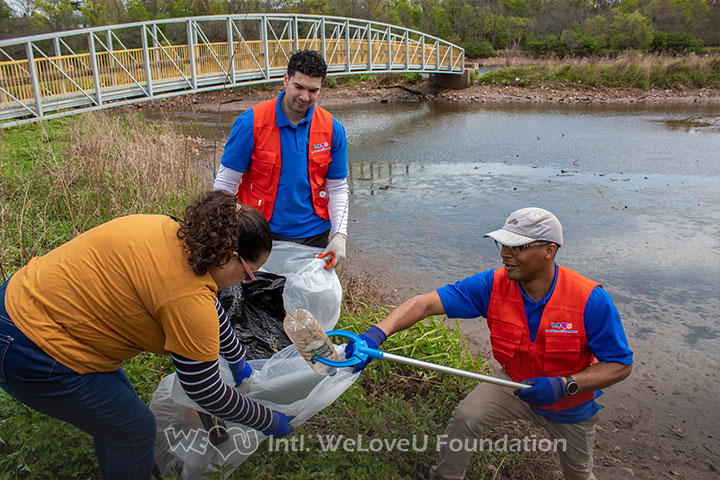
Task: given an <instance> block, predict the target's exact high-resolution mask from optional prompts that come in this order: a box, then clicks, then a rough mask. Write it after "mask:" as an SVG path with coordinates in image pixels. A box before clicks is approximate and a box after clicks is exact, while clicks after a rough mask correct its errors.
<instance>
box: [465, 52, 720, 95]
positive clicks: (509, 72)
mask: <svg viewBox="0 0 720 480" xmlns="http://www.w3.org/2000/svg"><path fill="white" fill-rule="evenodd" d="M478 83H480V84H481V85H517V86H521V87H537V86H540V85H578V84H580V85H586V86H590V87H608V88H627V87H633V88H675V87H695V88H720V57H718V56H715V57H710V58H704V57H703V58H690V57H688V58H678V59H673V58H664V57H656V58H651V59H649V60H643V61H632V60H627V59H620V60H616V61H605V62H592V63H577V64H566V65H541V66H531V67H507V68H500V69H498V70H493V71H490V72H488V73H486V74H484V75H482V76H481V77H480V78H479V79H478Z"/></svg>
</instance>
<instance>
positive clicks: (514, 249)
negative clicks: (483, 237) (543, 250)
mask: <svg viewBox="0 0 720 480" xmlns="http://www.w3.org/2000/svg"><path fill="white" fill-rule="evenodd" d="M544 245H550V242H531V243H526V244H525V245H518V246H517V247H510V246H508V245H503V244H502V243H500V242H498V241H497V240H495V246H496V247H497V249H498V250H499V251H501V252H502V249H503V247H505V248H508V249H510V251H511V252H512V253H520V252H522V251H523V250H527V249H528V248H532V247H542V246H544Z"/></svg>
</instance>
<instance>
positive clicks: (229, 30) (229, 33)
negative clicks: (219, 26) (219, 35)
mask: <svg viewBox="0 0 720 480" xmlns="http://www.w3.org/2000/svg"><path fill="white" fill-rule="evenodd" d="M227 39H228V61H229V62H230V65H229V67H228V72H229V73H230V83H235V42H234V41H233V20H232V18H231V17H228V19H227Z"/></svg>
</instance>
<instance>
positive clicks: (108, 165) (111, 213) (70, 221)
mask: <svg viewBox="0 0 720 480" xmlns="http://www.w3.org/2000/svg"><path fill="white" fill-rule="evenodd" d="M0 149H1V150H2V152H3V155H2V157H1V159H0V224H1V225H2V228H0V274H2V276H3V277H7V275H9V274H10V273H12V272H13V271H15V270H16V269H18V268H19V267H21V266H22V265H24V264H25V263H26V262H27V261H29V259H30V258H31V257H33V256H38V255H42V254H44V253H46V252H47V251H49V250H51V249H52V248H55V247H57V246H58V245H60V244H62V243H64V242H66V241H68V240H70V239H71V238H72V237H74V236H76V235H78V234H79V233H82V232H83V231H85V230H88V229H90V228H92V227H94V226H97V225H99V224H101V223H104V222H107V221H109V220H111V219H113V218H116V217H119V216H123V215H129V214H135V213H158V212H165V213H170V214H178V213H180V211H181V210H182V207H183V206H184V205H186V204H187V203H188V202H189V200H190V199H192V198H194V197H195V196H196V195H197V194H198V193H199V192H201V191H202V190H204V189H206V188H207V187H208V185H207V184H206V181H205V180H203V177H202V175H201V173H200V172H199V168H197V158H196V156H195V155H194V154H193V153H192V151H191V149H190V148H189V145H188V142H187V140H186V139H185V138H184V137H183V136H182V135H180V134H178V133H175V132H171V131H166V130H162V129H159V128H157V127H155V126H153V125H151V124H149V123H147V122H145V121H143V120H142V119H141V118H138V117H134V116H128V117H117V116H112V115H110V114H108V113H93V114H87V115H81V116H77V117H70V118H68V119H64V120H62V121H50V122H44V123H38V124H34V125H29V126H25V127H22V128H18V129H11V130H9V131H6V132H3V135H2V137H1V138H0Z"/></svg>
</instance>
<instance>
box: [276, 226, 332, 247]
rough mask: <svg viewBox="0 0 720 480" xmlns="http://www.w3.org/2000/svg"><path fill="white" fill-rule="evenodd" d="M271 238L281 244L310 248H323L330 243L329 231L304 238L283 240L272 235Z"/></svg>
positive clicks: (283, 238) (278, 236)
mask: <svg viewBox="0 0 720 480" xmlns="http://www.w3.org/2000/svg"><path fill="white" fill-rule="evenodd" d="M272 238H273V240H280V241H282V242H293V243H299V244H300V245H308V246H310V247H318V248H325V247H327V246H328V243H330V230H328V231H327V232H323V233H318V234H317V235H313V236H312V237H306V238H285V237H281V236H280V235H275V234H274V233H273V234H272Z"/></svg>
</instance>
